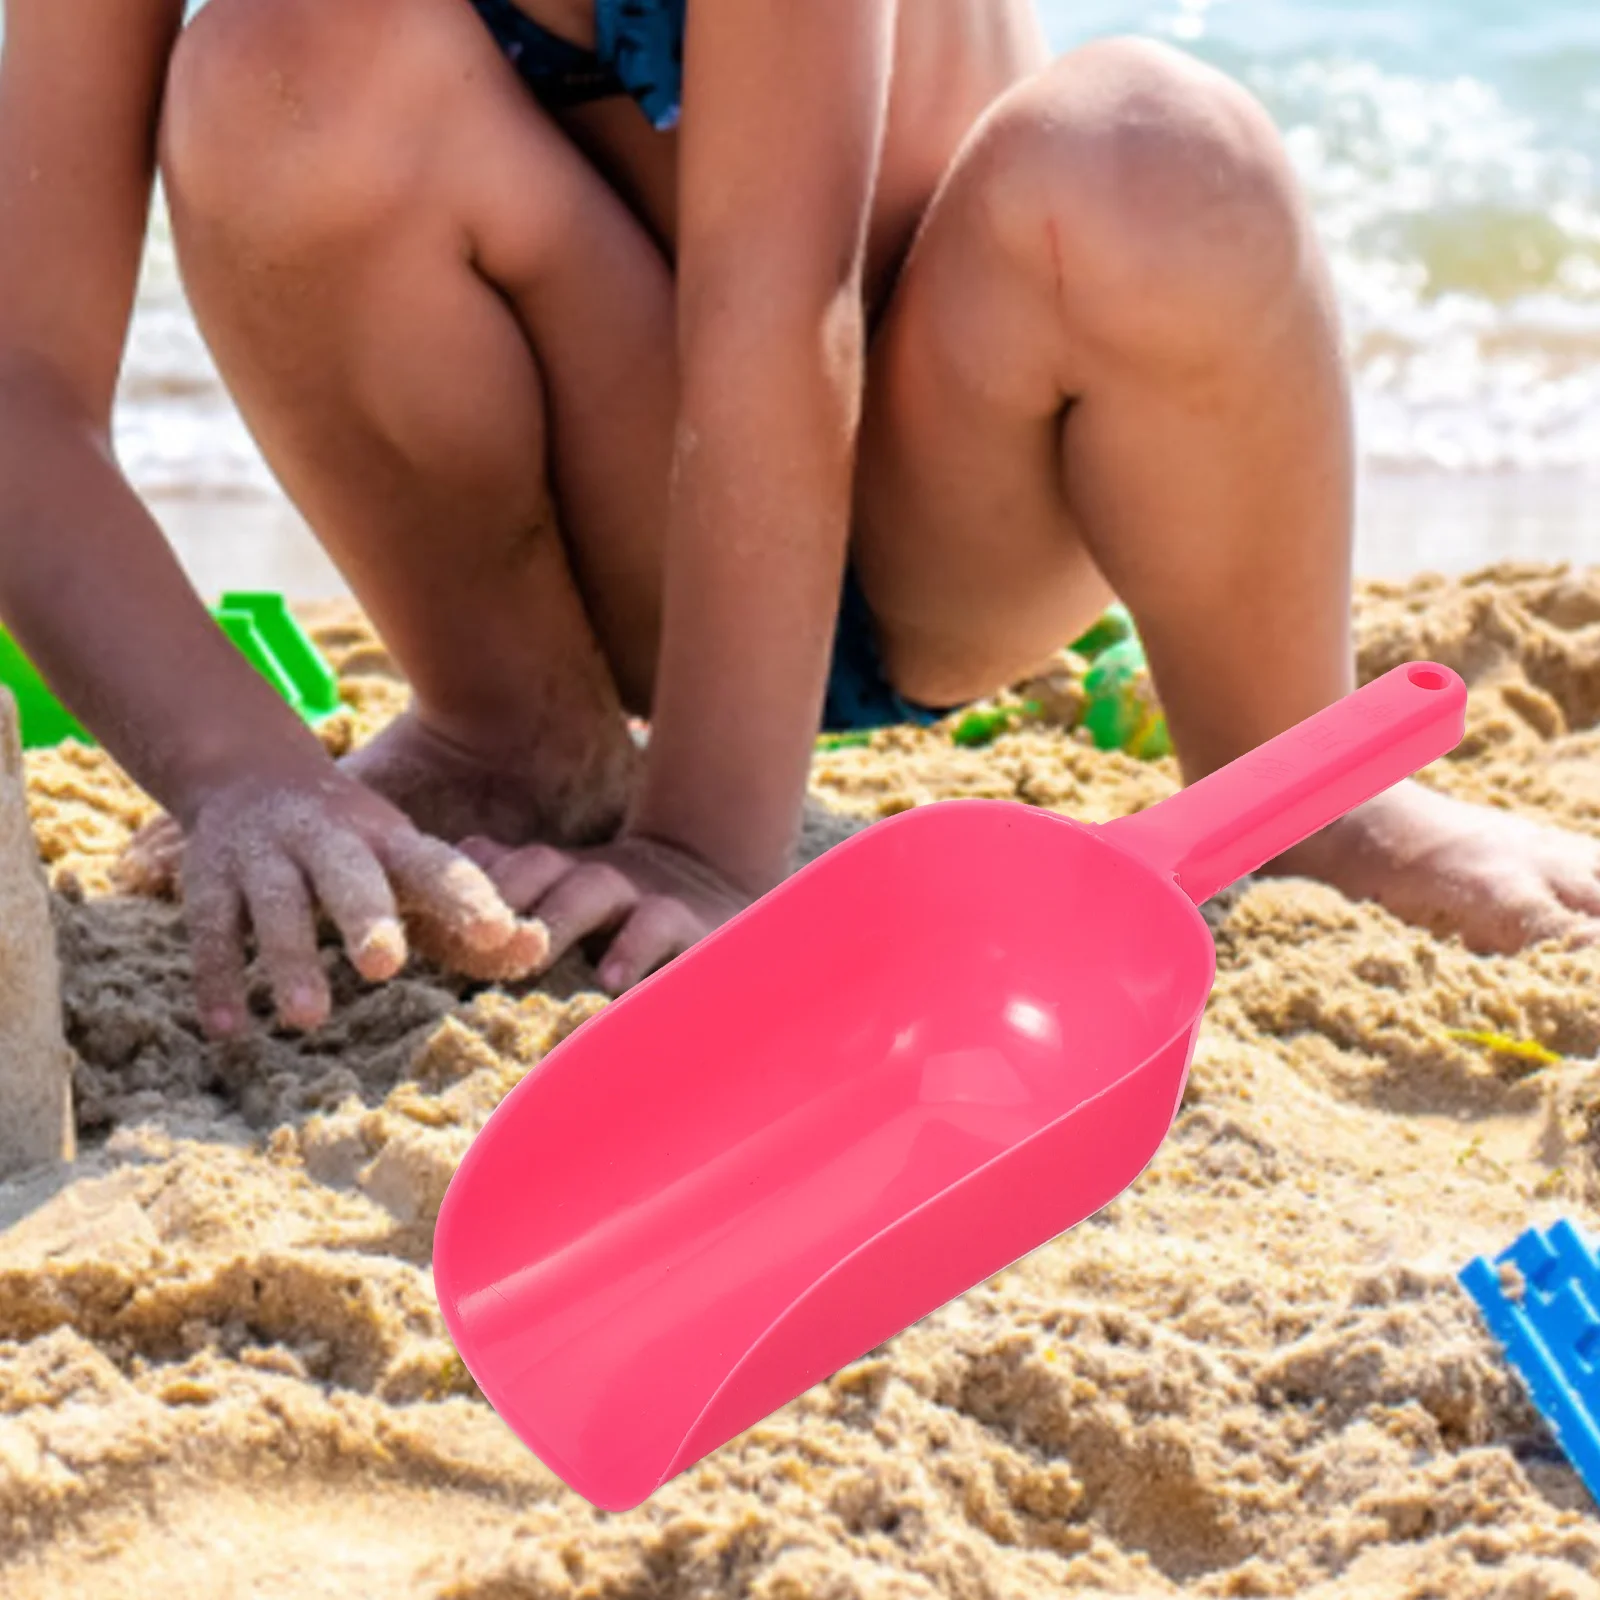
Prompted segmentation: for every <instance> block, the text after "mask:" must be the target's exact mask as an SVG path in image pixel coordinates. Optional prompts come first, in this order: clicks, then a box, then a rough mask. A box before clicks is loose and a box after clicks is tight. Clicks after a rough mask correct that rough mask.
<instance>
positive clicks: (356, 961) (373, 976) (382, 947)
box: [350, 917, 406, 983]
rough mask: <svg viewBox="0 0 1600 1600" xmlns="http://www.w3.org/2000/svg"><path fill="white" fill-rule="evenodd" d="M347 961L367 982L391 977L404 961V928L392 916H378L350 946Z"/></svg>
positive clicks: (375, 981)
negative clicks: (348, 960)
mask: <svg viewBox="0 0 1600 1600" xmlns="http://www.w3.org/2000/svg"><path fill="white" fill-rule="evenodd" d="M350 961H351V963H352V965H353V966H354V967H355V969H356V971H357V972H359V973H360V974H361V976H362V977H363V978H365V979H366V980H367V981H368V982H369V983H382V982H383V981H384V979H386V978H392V977H393V976H394V975H395V973H397V972H398V971H399V970H400V969H401V968H402V967H403V966H404V965H405V964H406V931H405V929H404V928H403V927H402V926H401V925H400V921H399V919H398V918H396V917H382V918H380V919H379V920H378V921H377V922H375V923H373V924H372V926H371V927H370V928H368V929H367V932H366V934H365V935H364V936H363V938H362V939H361V941H360V942H359V943H358V944H355V945H353V946H352V947H351V949H350Z"/></svg>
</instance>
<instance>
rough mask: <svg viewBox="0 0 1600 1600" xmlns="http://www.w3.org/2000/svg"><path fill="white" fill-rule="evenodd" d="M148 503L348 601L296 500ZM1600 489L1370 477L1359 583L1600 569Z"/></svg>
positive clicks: (1578, 477)
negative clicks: (1517, 566) (1568, 567)
mask: <svg viewBox="0 0 1600 1600" xmlns="http://www.w3.org/2000/svg"><path fill="white" fill-rule="evenodd" d="M146 503H147V504H148V505H149V507H150V509H151V511H152V512H153V513H154V515H155V517H156V520H157V521H158V522H159V523H160V524H161V526H162V528H163V530H164V531H165V533H166V535H167V538H168V541H169V543H171V545H172V546H173V548H174V550H175V551H176V552H177V555H178V559H179V560H180V561H181V562H182V564H183V567H184V570H185V571H186V572H187V573H188V575H189V578H190V581H191V582H192V583H194V585H195V586H196V588H198V589H199V591H200V592H201V594H202V595H203V596H205V597H206V598H207V599H208V600H209V599H214V598H215V597H216V596H217V595H219V594H221V593H222V591H223V590H225V589H276V590H279V591H281V592H282V593H284V594H285V595H287V596H288V597H289V599H290V600H293V601H319V600H334V599H340V598H343V597H345V596H347V595H348V594H349V592H350V591H349V587H348V585H347V584H346V583H345V582H344V579H343V578H342V576H341V575H340V573H339V571H338V569H337V568H336V567H335V566H334V565H333V563H332V562H331V561H329V559H328V557H327V556H326V555H325V554H324V553H323V551H322V549H321V547H320V546H319V545H318V544H317V542H316V540H315V538H314V537H313V536H312V534H311V532H310V530H309V529H308V528H307V527H306V525H305V522H304V521H303V519H302V518H301V517H300V515H299V513H298V512H297V511H296V510H295V509H294V507H293V506H292V505H290V504H289V502H288V501H287V500H285V499H282V498H279V497H273V496H268V495H263V494H217V493H215V492H212V491H203V492H198V493H194V494H171V493H162V494H151V495H150V496H149V497H148V499H147V501H146ZM1596 505H1600V480H1597V479H1596V478H1594V477H1592V476H1589V475H1587V474H1583V473H1578V472H1570V473H1546V472H1529V473H1511V472H1504V473H1481V474H1470V475H1467V474H1448V473H1436V472H1409V471H1407V472H1399V471H1390V470H1375V469H1366V470H1364V471H1363V473H1362V477H1361V480H1360V483H1359V486H1358V491H1357V532H1356V562H1355V567H1356V577H1357V579H1364V578H1375V579H1383V580H1388V581H1393V580H1397V579H1406V578H1411V577H1417V576H1421V575H1422V574H1424V573H1438V574H1440V575H1442V576H1445V577H1460V576H1463V575H1465V574H1467V573H1470V572H1477V571H1481V570H1482V569H1484V568H1486V567H1490V566H1493V565H1495V564H1496V563H1497V562H1503V561H1517V562H1535V563H1547V562H1563V561H1564V562H1568V563H1570V564H1572V565H1573V566H1582V565H1585V564H1588V563H1594V562H1600V516H1597V515H1596V513H1595V510H1594V508H1595V506H1596Z"/></svg>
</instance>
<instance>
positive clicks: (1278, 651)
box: [855, 43, 1600, 946]
mask: <svg viewBox="0 0 1600 1600" xmlns="http://www.w3.org/2000/svg"><path fill="white" fill-rule="evenodd" d="M872 362H873V364H872V370H871V378H870V384H869V393H868V400H867V413H866V425H865V434H864V438H863V449H862V460H861V472H860V503H859V509H860V518H859V529H858V535H857V543H856V550H855V560H856V564H857V568H858V572H859V576H860V579H861V583H862V587H863V589H864V591H865V593H866V595H867V598H868V600H869V601H870V603H871V605H872V608H873V611H874V614H875V616H876V617H877V619H878V622H879V625H880V629H881V648H882V653H883V656H884V660H885V664H886V668H887V671H888V674H889V676H890V678H891V679H892V680H893V682H894V685H895V687H896V688H897V689H898V690H899V691H900V692H901V693H902V694H904V695H906V696H907V697H909V698H911V699H914V700H918V701H923V702H926V703H930V704H935V705H937V704H947V703H950V702H952V701H955V700H958V699H961V698H963V697H967V696H972V695H976V694H981V693H984V692H987V691H988V690H990V689H992V688H993V687H994V686H995V685H996V684H998V683H1000V682H1003V681H1005V680H1006V679H1007V678H1008V677H1010V676H1012V675H1014V674H1016V673H1018V672H1020V671H1022V670H1024V669H1026V668H1027V667H1028V666H1030V665H1031V664H1032V663H1033V662H1034V661H1035V660H1037V659H1038V658H1039V657H1040V656H1042V655H1044V654H1045V653H1046V652H1047V651H1048V650H1050V649H1051V648H1053V647H1055V646H1056V645H1058V644H1059V643H1060V642H1062V641H1063V640H1065V639H1068V638H1071V637H1072V636H1073V635H1074V633H1075V632H1076V631H1077V630H1078V629H1080V628H1081V627H1082V626H1083V625H1084V624H1086V623H1087V622H1088V621H1089V620H1091V618H1092V617H1093V615H1094V614H1095V612H1096V611H1097V609H1098V608H1099V607H1100V606H1101V605H1102V604H1103V603H1104V601H1105V600H1106V599H1107V597H1108V594H1109V592H1110V590H1113V589H1114V590H1115V591H1116V592H1117V593H1118V594H1120V595H1121V596H1122V597H1123V599H1124V600H1125V601H1126V602H1127V604H1128V605H1129V607H1130V609H1131V610H1132V611H1133V613H1134V615H1135V617H1136V619H1137V621H1138V623H1139V627H1140V630H1141V632H1142V634H1143V636H1144V639H1145V643H1146V645H1147V648H1148V651H1149V655H1150V660H1151V665H1152V669H1153V671H1154V673H1155V676H1156V679H1157V682H1158V685H1159V688H1160V691H1161V695H1162V700H1163V702H1164V705H1165V707H1166V710H1167V714H1168V718H1169V722H1170V725H1171V729H1172V733H1173V737H1174V741H1175V744H1176V747H1177V750H1178V753H1179V756H1180V759H1181V761H1182V764H1183V768H1184V771H1185V774H1186V776H1187V777H1188V778H1190V779H1191V780H1192V779H1193V778H1195V777H1198V776H1200V775H1201V774H1203V773H1205V772H1208V771H1210V770H1212V769H1213V768H1215V767H1217V766H1219V765H1221V764H1222V763H1224V762H1227V761H1229V760H1231V759H1232V758H1233V757H1235V756H1237V755H1240V754H1242V753H1243V752H1244V751H1246V750H1247V749H1249V748H1250V747H1252V746H1253V745H1255V744H1257V743H1259V742H1260V741H1262V740H1264V739H1266V738H1268V737H1270V736H1271V735H1272V734H1275V733H1277V732H1279V731H1281V730H1282V729H1283V728H1284V727H1286V726H1288V725H1289V724H1291V723H1293V722H1294V721H1296V720H1298V719H1299V718H1301V717H1304V716H1307V715H1309V714H1310V713H1311V712H1313V711H1316V710H1318V709H1319V708H1320V707H1322V706H1325V705H1327V704H1328V703H1329V702H1330V701H1331V700H1333V699H1335V698H1336V697H1337V696H1339V695H1341V694H1343V693H1345V692H1346V691H1347V690H1349V689H1350V688H1351V687H1352V682H1353V677H1352V674H1353V667H1352V652H1351V641H1350V631H1349V604H1350V565H1351V549H1350V546H1351V523H1352V489H1351V483H1352V460H1351V456H1352V450H1351V433H1350V419H1349V405H1348V397H1347V392H1346V385H1345V380H1344V376H1343V370H1342V366H1341V361H1340V354H1339V349H1338V338H1337V330H1336V320H1335V313H1334V306H1333V294H1332V290H1331V288H1330V285H1329V281H1328V276H1327V273H1326V270H1325V268H1324V265H1323V263H1322V260H1321V257H1320V254H1319V251H1318V249H1317V246H1316V243H1315V240H1314V237H1313V233H1312V228H1311V224H1310V221H1309V218H1308V217H1307V215H1306V213H1305V211H1304V209H1303V206H1302V204H1301V202H1300V200H1299V199H1298V198H1297V196H1296V193H1295V187H1294V184H1293V181H1292V176H1291V172H1290V169H1289V167H1288V164H1287V161H1286V159H1285V157H1284V155H1283V152H1282V150H1281V147H1280V145H1279V143H1278V140H1277V138H1276V135H1275V133H1274V131H1273V129H1272V127H1271V125H1270V123H1269V121H1268V119H1267V117H1266V116H1265V114H1264V113H1263V112H1262V111H1260V110H1259V109H1258V108H1257V107H1256V106H1255V105H1254V104H1253V103H1252V102H1251V101H1250V100H1249V99H1248V98H1247V97H1246V96H1245V95H1244V93H1243V92H1242V91H1240V90H1238V89H1237V88H1235V87H1234V86H1232V85H1231V84H1229V83H1228V82H1227V81H1226V80H1225V79H1223V78H1222V77H1220V76H1219V75H1217V74H1214V73H1212V72H1210V71H1208V70H1206V69H1204V68H1201V67H1199V66H1197V65H1195V64H1193V63H1192V62H1189V61H1188V60H1187V59H1186V58H1184V57H1181V56H1179V55H1178V54H1176V53H1175V52H1171V51H1167V50H1162V49H1158V48H1157V47H1154V46H1150V45H1137V44H1135V45H1130V44H1126V43H1112V44H1105V45H1097V46H1092V47H1089V48H1087V49H1084V50H1080V51H1078V52H1076V53H1074V54H1073V55H1071V56H1069V57H1067V58H1065V59H1063V60H1062V61H1060V62H1058V63H1056V64H1055V65H1054V66H1053V67H1051V68H1049V69H1048V70H1046V71H1045V72H1043V73H1041V74H1040V75H1039V76H1037V77H1035V78H1034V79H1032V80H1030V81H1028V82H1026V83H1024V84H1022V85H1020V86H1019V87H1017V88H1016V89H1014V90H1013V91H1011V92H1010V93H1009V94H1008V95H1007V96H1005V97H1003V99H1002V100H1001V101H1000V102H999V103H998V105H997V106H996V107H995V108H994V109H993V110H992V111H991V113H990V115H989V116H988V117H987V118H986V119H985V120H984V122H983V123H982V124H980V126H979V128H978V129H977V130H976V132H975V133H974V135H973V136H972V138H971V139H970V140H969V141H968V143H967V145H966V146H965V147H964V149H963V151H962V152H961V154H960V155H959V156H958V158H957V160H956V162H955V164H954V167H953V169H952V171H951V173H950V175H949V177H948V179H947V182H946V184H945V187H944V188H943V189H942V190H941V191H940V193H939V196H938V197H937V199H936V200H935V202H934V204H933V206H932V208H931V209H930V212H929V214H928V216H927V218H926V219H925V223H924V226H923V230H922V233H921V235H920V236H919V239H918V241H917V243H916V245H915V247H914V249H913V252H912V255H911V257H910V259H909V261H908V263H907V265H906V268H905V272H904V274H903V277H902V280H901V282H900V284H899V285H898V287H897V289H896V292H895V297H894V300H893V302H892V304H891V306H890V307H889V310H888V312H887V314H886V317H885V320H884V323H883V325H882V327H881V329H880V331H879V334H878V338H877V341H876V343H875V347H874V353H873V357H872ZM1279 865H1280V867H1282V868H1284V869H1286V870H1297V871H1306V872H1312V873H1315V874H1317V875H1319V876H1323V877H1326V878H1327V879H1329V880H1330V881H1332V882H1335V883H1337V884H1339V885H1340V886H1341V887H1344V888H1345V889H1346V890H1347V891H1348V892H1351V893H1354V894H1359V895H1369V896H1374V897H1377V898H1380V899H1383V900H1385V901H1386V902H1387V903H1388V904H1390V905H1391V906H1392V907H1394V909H1396V910H1397V911H1399V912H1401V913H1402V914H1404V915H1407V916H1410V917H1413V918H1415V919H1416V920H1421V921H1430V922H1435V923H1444V924H1447V925H1450V926H1454V927H1459V928H1460V929H1461V930H1462V931H1463V932H1464V933H1466V934H1467V936H1468V937H1469V938H1470V939H1472V940H1473V941H1474V942H1475V943H1478V944H1480V945H1484V946H1489V945H1502V946H1506V945H1514V944H1516V943H1519V942H1521V941H1522V940H1524V939H1525V938H1527V937H1530V936H1534V935H1537V934H1541V933H1547V932H1560V931H1565V930H1567V929H1569V928H1573V927H1576V926H1578V925H1579V924H1580V923H1581V922H1582V921H1583V917H1582V915H1581V914H1583V913H1590V912H1600V882H1597V877H1596V871H1597V868H1600V846H1597V845H1596V844H1595V843H1594V842H1593V841H1588V840H1584V839H1580V838H1577V837H1575V836H1573V835H1569V834H1564V833H1557V832H1554V831H1551V830H1533V829H1531V828H1528V827H1527V826H1526V825H1519V824H1517V823H1516V822H1515V820H1514V819H1510V818H1506V817H1504V816H1501V815H1498V814H1494V813H1490V812H1487V811H1484V810H1480V809H1478V808H1476V807H1468V806H1462V805H1458V804H1456V803H1455V802H1450V801H1445V800H1442V799H1440V798H1439V797H1437V796H1434V795H1431V794H1429V793H1428V792H1427V791H1424V790H1422V789H1421V788H1420V787H1419V786H1417V785H1414V784H1408V785H1405V786H1402V787H1401V788H1400V789H1398V790H1395V791H1391V793H1390V794H1389V795H1388V796H1386V797H1384V798H1383V799H1381V800H1380V801H1378V802H1374V803H1373V804H1372V805H1371V806H1369V807H1366V808H1364V809H1363V810H1362V811H1361V812H1359V813H1357V815H1356V816H1355V818H1353V819H1351V820H1349V821H1347V822H1346V823H1344V824H1340V825H1336V826H1335V827H1334V828H1332V829H1329V830H1327V831H1326V832H1325V833H1324V834H1322V835H1321V836H1319V838H1318V839H1317V840H1315V841H1313V842H1312V843H1311V844H1310V845H1308V846H1306V847H1303V848H1302V849H1301V850H1300V851H1298V852H1295V853H1294V854H1293V855H1292V856H1291V857H1289V858H1286V859H1285V860H1284V861H1283V862H1281V863H1279Z"/></svg>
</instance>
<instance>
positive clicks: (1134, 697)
mask: <svg viewBox="0 0 1600 1600" xmlns="http://www.w3.org/2000/svg"><path fill="white" fill-rule="evenodd" d="M1083 687H1084V692H1085V693H1086V694H1087V695H1088V696H1089V708H1088V710H1087V711H1086V712H1085V713H1084V717H1083V726H1084V727H1085V728H1087V729H1088V730H1089V736H1090V737H1091V738H1092V739H1093V740H1094V742H1095V745H1096V746H1097V747H1098V748H1099V749H1101V750H1125V751H1126V752H1127V753H1128V754H1129V755H1131V756H1137V757H1138V758H1139V759H1140V760H1141V761H1154V760H1156V759H1157V758H1158V757H1160V756H1166V755H1171V753H1172V740H1171V738H1170V737H1169V736H1168V734H1167V719H1166V718H1165V717H1164V716H1163V715H1162V713H1161V710H1160V707H1159V706H1158V705H1157V704H1156V701H1155V693H1154V690H1153V689H1152V688H1151V685H1150V668H1149V664H1148V663H1147V662H1146V661H1145V655H1144V646H1143V645H1142V644H1140V643H1139V640H1138V638H1137V637H1136V636H1135V635H1131V634H1130V635H1129V636H1128V637H1126V638H1124V639H1121V640H1119V641H1118V642H1117V643H1116V644H1113V645H1111V646H1110V647H1109V648H1107V649H1104V650H1102V651H1101V652H1100V653H1099V654H1098V655H1097V656H1096V657H1095V661H1094V665H1093V666H1092V667H1090V669H1089V670H1088V672H1087V673H1086V674H1085V675H1084V679H1083Z"/></svg>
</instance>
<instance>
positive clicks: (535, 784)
mask: <svg viewBox="0 0 1600 1600" xmlns="http://www.w3.org/2000/svg"><path fill="white" fill-rule="evenodd" d="M339 764H340V766H341V767H343V768H344V770H345V771H346V772H348V773H350V774H351V776H353V777H355V778H359V779H360V780H361V782H362V783H364V784H366V786H367V787H368V788H369V789H373V790H376V791H377V793H379V794H381V795H382V796H383V797H384V798H385V799H386V800H388V801H390V802H391V803H392V804H394V805H396V806H398V807H399V808H400V809H401V810H402V811H403V812H405V814H406V815H407V816H408V817H409V818H410V819H411V821H412V823H413V824H414V825H415V826H416V827H418V828H420V829H421V830H422V831H423V832H424V833H429V834H432V835H433V836H434V837H435V838H438V839H445V840H448V841H449V842H450V843H452V844H455V843H459V842H460V841H461V840H462V839H466V838H471V837H483V838H489V839H494V840H496V841H498V842H499V843H501V844H506V845H523V844H531V843H533V842H534V841H535V840H537V841H539V842H541V843H544V844H554V845H565V846H581V845H591V844H599V843H603V842H604V841H605V840H607V839H610V838H611V837H612V836H613V835H614V834H615V833H616V831H617V829H618V828H619V827H620V826H621V823H622V818H623V814H624V812H625V811H626V809H627V805H628V800H629V798H630V795H631V791H632V783H633V778H634V774H635V772H636V770H637V766H638V749H637V747H636V746H635V744H634V742H633V740H632V739H631V738H630V737H629V736H628V731H627V727H626V725H625V724H624V723H623V722H622V720H621V719H620V718H618V719H617V721H616V725H615V727H614V729H613V728H609V727H608V728H606V729H597V730H596V731H595V733H594V736H593V737H592V738H590V739H589V740H588V742H587V748H584V749H582V750H579V751H575V752H570V753H569V752H555V751H551V750H549V749H541V750H539V751H538V752H536V753H534V754H533V755H530V754H528V753H527V752H526V751H520V750H517V751H513V750H506V751H490V750H482V751H479V750H469V749H467V748H466V747H465V746H463V745H460V744H458V743H457V742H456V741H455V740H453V739H448V738H446V737H445V736H444V735H442V734H440V733H438V732H436V731H435V730H434V729H432V728H430V727H428V726H427V725H426V724H425V723H423V722H422V721H421V719H420V718H419V717H418V716H417V714H416V713H415V712H414V711H407V712H406V713H404V715H402V716H399V717H397V718H396V719H395V720H394V721H393V722H391V723H390V724H389V725H388V726H387V727H386V728H384V729H383V731H382V732H380V733H379V734H378V735H377V736H376V737H374V738H373V739H371V740H370V741H369V742H368V743H366V744H364V745H362V746H361V748H360V749H359V750H355V751H353V752H352V753H351V754H350V755H348V756H346V757H345V758H344V760H343V761H341V762H340V763H339Z"/></svg>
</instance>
